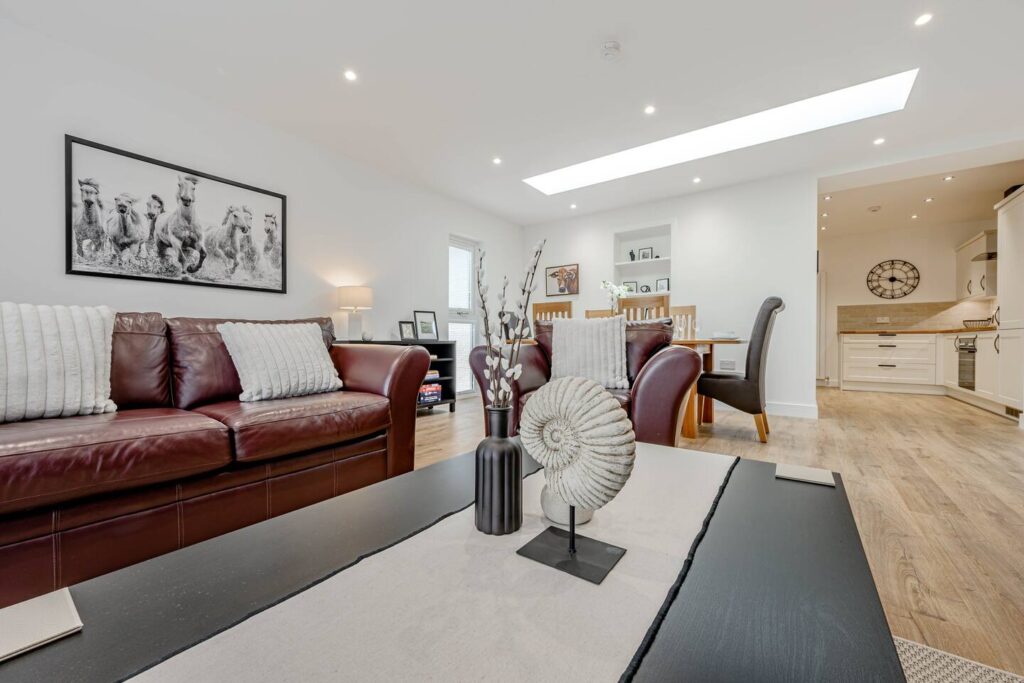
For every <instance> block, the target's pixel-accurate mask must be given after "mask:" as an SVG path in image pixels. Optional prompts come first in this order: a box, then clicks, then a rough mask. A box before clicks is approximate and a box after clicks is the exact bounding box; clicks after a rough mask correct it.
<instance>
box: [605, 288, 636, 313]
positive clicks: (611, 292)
mask: <svg viewBox="0 0 1024 683" xmlns="http://www.w3.org/2000/svg"><path fill="white" fill-rule="evenodd" d="M601 289H603V290H604V291H606V292H608V299H609V305H610V306H611V309H612V313H614V312H615V309H616V308H617V307H618V305H619V299H624V298H625V297H627V296H629V290H628V289H626V288H625V287H623V286H622V285H617V284H615V283H614V282H612V281H611V280H604V281H603V282H602V283H601Z"/></svg>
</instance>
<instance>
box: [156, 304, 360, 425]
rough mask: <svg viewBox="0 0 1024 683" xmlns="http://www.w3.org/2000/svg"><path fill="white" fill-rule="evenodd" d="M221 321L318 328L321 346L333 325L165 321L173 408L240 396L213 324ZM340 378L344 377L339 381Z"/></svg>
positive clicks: (324, 321)
mask: <svg viewBox="0 0 1024 683" xmlns="http://www.w3.org/2000/svg"><path fill="white" fill-rule="evenodd" d="M224 322H258V323H269V324H284V323H308V322H313V323H316V324H318V325H320V329H321V330H322V331H323V336H324V345H325V346H327V347H328V348H330V346H331V344H332V343H333V342H334V323H333V322H332V321H331V319H330V318H307V319H304V320H229V319H219V318H167V329H168V330H169V331H170V345H171V372H172V373H173V376H174V383H173V389H174V405H175V406H177V407H179V408H184V409H186V410H187V409H190V408H193V407H195V406H200V405H204V404H207V403H216V402H218V401H227V400H234V399H237V398H238V395H239V394H241V393H242V385H241V383H240V382H239V381H238V373H237V372H236V371H235V364H234V363H233V362H232V360H231V355H230V354H229V353H228V349H227V347H226V346H225V345H224V341H223V340H222V339H221V338H220V333H219V332H217V325H219V324H220V323H224ZM342 379H344V378H342Z"/></svg>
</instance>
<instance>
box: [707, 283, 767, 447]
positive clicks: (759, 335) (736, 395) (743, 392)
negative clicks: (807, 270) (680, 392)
mask: <svg viewBox="0 0 1024 683" xmlns="http://www.w3.org/2000/svg"><path fill="white" fill-rule="evenodd" d="M785 308H786V304H784V303H783V301H782V299H780V298H779V297H777V296H770V297H768V298H767V299H765V300H764V303H763V304H761V310H760V311H758V312H757V318H756V319H755V320H754V329H753V330H752V331H751V333H750V344H749V345H748V346H747V363H746V371H745V372H744V374H742V375H741V374H739V373H732V372H705V373H704V374H702V375H701V376H700V379H699V380H697V391H698V393H700V394H701V395H702V396H704V397H705V398H706V399H714V400H716V401H721V402H722V403H725V404H726V405H729V406H732V407H733V408H735V409H736V410H742V411H743V412H745V413H749V414H751V415H753V416H754V425H755V426H756V427H757V436H758V438H759V439H760V440H761V443H767V442H768V433H769V431H770V430H769V427H768V417H767V415H765V412H764V385H765V369H766V367H767V363H768V342H769V341H770V340H771V337H772V327H773V326H774V325H775V317H776V316H777V315H778V314H779V313H780V312H781V311H783V310H784V309H785Z"/></svg>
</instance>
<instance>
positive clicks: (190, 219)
mask: <svg viewBox="0 0 1024 683" xmlns="http://www.w3.org/2000/svg"><path fill="white" fill-rule="evenodd" d="M198 183H199V178H196V177H195V176H190V175H187V176H186V175H179V176H178V198H177V199H178V208H176V209H175V210H174V211H172V212H171V213H163V214H160V215H159V216H158V217H157V219H156V224H155V232H156V250H157V253H158V254H159V255H160V256H161V257H164V258H167V259H168V260H170V261H171V262H172V263H173V262H177V264H178V266H179V268H180V269H181V274H182V275H184V274H186V273H194V272H196V271H197V270H199V269H200V268H202V267H203V261H205V260H206V247H205V246H204V244H203V233H202V231H201V229H200V225H199V217H198V215H197V212H196V206H195V202H196V184H198ZM192 254H198V255H199V259H198V261H197V262H196V263H195V264H192V265H189V260H190V259H191V255H192Z"/></svg>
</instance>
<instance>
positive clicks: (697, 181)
mask: <svg viewBox="0 0 1024 683" xmlns="http://www.w3.org/2000/svg"><path fill="white" fill-rule="evenodd" d="M699 182H700V176H697V177H695V178H694V179H693V184H694V185H696V184H697V183H699Z"/></svg>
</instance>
